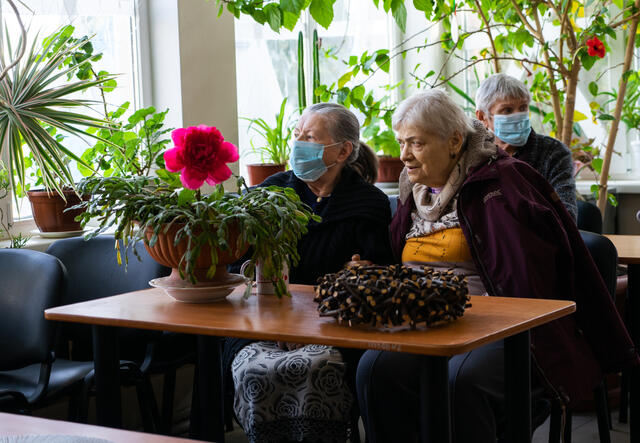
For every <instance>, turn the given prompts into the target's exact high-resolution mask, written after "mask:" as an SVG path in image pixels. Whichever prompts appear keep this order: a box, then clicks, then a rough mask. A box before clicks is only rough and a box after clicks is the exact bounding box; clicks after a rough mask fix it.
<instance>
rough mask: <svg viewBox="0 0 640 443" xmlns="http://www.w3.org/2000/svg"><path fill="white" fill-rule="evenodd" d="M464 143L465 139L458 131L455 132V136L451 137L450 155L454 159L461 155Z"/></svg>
mask: <svg viewBox="0 0 640 443" xmlns="http://www.w3.org/2000/svg"><path fill="white" fill-rule="evenodd" d="M463 141H464V138H463V137H462V134H460V133H459V132H458V131H456V132H454V133H453V135H452V136H451V137H449V153H450V154H452V157H453V156H454V155H455V156H457V155H458V154H459V153H460V149H462V142H463Z"/></svg>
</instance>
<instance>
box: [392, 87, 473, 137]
mask: <svg viewBox="0 0 640 443" xmlns="http://www.w3.org/2000/svg"><path fill="white" fill-rule="evenodd" d="M392 123H393V129H394V130H396V131H397V130H398V129H399V128H400V127H401V126H404V125H413V126H416V127H419V128H421V129H423V130H424V131H426V132H429V133H431V134H433V135H436V136H438V137H440V138H442V139H443V140H447V139H449V138H450V137H451V136H452V135H453V134H454V133H456V132H457V133H459V134H460V135H461V136H462V137H463V139H464V138H466V137H467V136H468V135H469V134H472V133H473V132H475V131H474V129H473V126H472V124H471V119H470V118H469V117H468V116H467V115H466V114H465V113H464V111H462V109H461V108H460V107H459V106H458V105H456V104H455V102H454V101H453V100H452V99H451V97H449V95H447V93H446V92H444V91H443V90H441V89H430V90H428V91H425V92H420V93H418V94H414V95H412V96H411V97H409V98H407V99H405V100H404V101H402V102H401V103H400V105H398V107H397V109H396V111H395V112H394V113H393V119H392Z"/></svg>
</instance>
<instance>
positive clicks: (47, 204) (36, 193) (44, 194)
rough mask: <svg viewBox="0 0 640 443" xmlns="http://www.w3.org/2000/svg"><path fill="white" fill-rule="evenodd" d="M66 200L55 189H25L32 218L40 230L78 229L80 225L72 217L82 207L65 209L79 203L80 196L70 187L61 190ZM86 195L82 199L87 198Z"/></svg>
mask: <svg viewBox="0 0 640 443" xmlns="http://www.w3.org/2000/svg"><path fill="white" fill-rule="evenodd" d="M63 193H64V195H65V198H66V200H67V201H66V202H65V201H64V199H63V198H62V197H60V195H58V194H57V193H56V192H55V191H46V190H44V189H36V190H33V191H27V196H28V197H29V202H30V203H31V211H32V213H33V218H34V220H35V222H36V225H37V226H38V229H40V231H41V232H63V231H80V230H82V226H81V225H80V222H77V221H75V220H74V218H75V217H76V216H78V215H80V214H82V213H83V212H84V210H83V209H74V210H73V211H66V212H65V209H67V208H70V207H72V206H75V205H77V204H78V203H80V198H79V197H78V195H77V194H76V193H75V192H74V191H73V190H71V189H65V190H64V191H63ZM89 197H90V196H88V195H86V196H83V197H82V200H85V201H86V200H89Z"/></svg>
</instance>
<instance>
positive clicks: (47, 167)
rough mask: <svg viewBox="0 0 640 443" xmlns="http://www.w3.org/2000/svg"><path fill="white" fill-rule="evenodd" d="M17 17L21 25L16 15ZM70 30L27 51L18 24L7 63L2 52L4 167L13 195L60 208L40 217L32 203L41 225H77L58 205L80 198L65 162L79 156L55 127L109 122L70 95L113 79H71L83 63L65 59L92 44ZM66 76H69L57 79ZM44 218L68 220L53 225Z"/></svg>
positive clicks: (79, 128) (76, 128)
mask: <svg viewBox="0 0 640 443" xmlns="http://www.w3.org/2000/svg"><path fill="white" fill-rule="evenodd" d="M18 21H19V23H20V25H21V26H22V23H21V21H20V17H19V16H18ZM72 32H73V28H72V27H65V28H63V29H62V30H61V31H59V32H57V33H55V34H53V35H52V36H50V37H49V38H46V39H45V40H44V42H43V44H42V46H41V47H40V48H39V49H38V48H37V46H36V45H35V43H34V44H32V45H31V47H30V49H29V50H28V51H27V35H26V30H25V29H24V27H22V35H21V37H20V40H19V42H18V46H17V47H16V49H15V52H14V53H13V54H10V55H11V57H12V58H13V62H10V63H6V62H5V55H7V54H0V69H1V70H2V73H0V153H2V152H6V151H5V150H7V151H8V157H9V162H8V164H7V169H8V171H9V178H10V180H11V182H12V189H13V191H14V192H13V194H14V198H16V199H17V197H18V195H19V194H24V193H27V194H32V195H35V194H38V196H39V200H40V201H42V202H43V206H44V207H45V208H48V209H50V208H58V211H57V214H55V215H53V216H45V217H46V218H45V219H41V218H40V213H39V209H40V208H39V206H40V205H33V212H34V219H35V221H36V224H37V225H38V227H39V228H40V229H41V230H42V231H74V230H77V229H79V225H78V224H77V223H75V224H73V223H74V222H73V218H74V215H73V214H66V215H63V213H62V210H63V209H64V208H68V207H70V206H72V205H74V204H77V203H78V202H79V201H80V200H79V196H78V194H77V192H76V191H75V189H74V179H73V176H72V174H71V171H70V169H69V163H70V162H71V161H76V162H78V163H80V164H82V163H83V161H82V160H81V159H80V158H79V157H78V156H76V155H75V154H74V153H73V152H71V151H70V150H69V149H67V148H66V147H65V146H64V145H63V144H62V143H61V138H60V137H61V136H60V134H59V133H57V131H64V132H66V133H67V134H75V135H79V136H81V137H82V136H90V137H94V138H97V139H99V137H98V136H96V135H93V134H90V133H87V132H86V129H87V128H96V129H104V128H107V127H108V122H106V121H104V120H102V119H100V118H97V117H93V116H91V115H88V113H87V109H89V108H91V105H93V102H92V101H90V100H85V99H77V98H71V96H72V95H73V94H76V93H78V92H82V91H85V90H87V89H89V88H93V87H96V86H100V85H102V84H104V83H105V82H108V81H109V80H110V79H111V77H110V76H103V77H100V78H95V79H77V80H71V78H72V77H73V76H74V75H75V73H76V72H78V70H80V69H82V68H83V64H82V63H76V64H73V65H69V64H68V61H69V60H70V59H71V58H73V57H74V56H75V54H76V53H78V52H81V51H82V48H84V47H86V46H87V45H90V43H89V41H88V39H87V38H82V39H73V38H72V37H71V33H72ZM7 47H10V45H7ZM65 76H66V77H68V78H67V80H68V81H66V82H61V80H63V79H64V77H65ZM30 155H31V157H29V156H30ZM25 158H27V159H29V158H30V159H31V160H30V161H32V163H33V166H34V168H35V169H36V171H37V172H36V173H35V174H36V175H37V176H38V177H39V179H38V181H39V182H40V183H41V184H42V185H43V189H42V190H41V192H39V193H38V192H36V190H31V189H28V188H29V187H30V184H28V183H27V180H26V172H25V171H26V169H27V167H28V161H29V160H27V162H25ZM74 200H75V201H74ZM42 220H54V221H56V220H59V221H63V222H65V223H66V222H71V224H65V225H63V226H57V225H50V224H49V223H48V221H47V222H45V221H42Z"/></svg>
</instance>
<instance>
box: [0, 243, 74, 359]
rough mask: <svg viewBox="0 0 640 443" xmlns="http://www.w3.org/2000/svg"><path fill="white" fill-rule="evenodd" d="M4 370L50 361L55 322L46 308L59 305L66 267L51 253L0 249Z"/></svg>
mask: <svg viewBox="0 0 640 443" xmlns="http://www.w3.org/2000/svg"><path fill="white" fill-rule="evenodd" d="M0 282H1V283H0V355H2V357H1V358H0V370H3V371H4V370H10V369H18V368H21V367H24V366H27V365H30V364H34V363H43V362H46V361H48V360H49V355H50V353H51V351H52V349H53V340H54V327H55V325H54V323H53V322H50V321H48V320H45V318H44V310H45V309H47V308H50V307H53V306H56V305H58V304H59V300H60V298H61V295H62V292H63V290H64V285H65V269H64V266H63V265H62V263H60V260H58V259H57V258H55V257H52V256H51V255H48V254H45V253H42V252H38V251H32V250H29V249H0Z"/></svg>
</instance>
